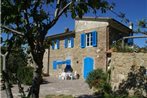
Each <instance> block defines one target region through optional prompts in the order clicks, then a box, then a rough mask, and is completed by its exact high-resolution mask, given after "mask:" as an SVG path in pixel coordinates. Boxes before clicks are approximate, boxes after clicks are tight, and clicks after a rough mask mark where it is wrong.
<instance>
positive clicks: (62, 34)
mask: <svg viewBox="0 0 147 98" xmlns="http://www.w3.org/2000/svg"><path fill="white" fill-rule="evenodd" d="M74 35H75V32H74V31H67V32H63V33H60V34H55V35H51V36H48V37H47V39H48V40H53V39H56V38H64V37H67V36H74Z"/></svg>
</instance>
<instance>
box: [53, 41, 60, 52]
mask: <svg viewBox="0 0 147 98" xmlns="http://www.w3.org/2000/svg"><path fill="white" fill-rule="evenodd" d="M59 47H60V41H59V40H55V41H52V49H53V50H54V49H59Z"/></svg>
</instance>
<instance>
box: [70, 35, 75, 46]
mask: <svg viewBox="0 0 147 98" xmlns="http://www.w3.org/2000/svg"><path fill="white" fill-rule="evenodd" d="M70 40H71V48H73V47H74V38H73V37H71V38H70Z"/></svg>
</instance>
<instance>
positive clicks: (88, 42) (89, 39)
mask: <svg viewBox="0 0 147 98" xmlns="http://www.w3.org/2000/svg"><path fill="white" fill-rule="evenodd" d="M86 46H87V47H88V46H92V33H87V34H86Z"/></svg>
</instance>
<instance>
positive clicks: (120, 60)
mask: <svg viewBox="0 0 147 98" xmlns="http://www.w3.org/2000/svg"><path fill="white" fill-rule="evenodd" d="M132 65H136V66H137V67H139V66H145V67H146V68H147V53H112V56H111V63H110V66H111V68H112V71H111V83H112V87H113V88H114V87H116V88H117V87H118V85H119V83H120V82H122V80H123V79H124V80H125V79H126V78H127V74H128V72H129V71H130V68H131V66H132Z"/></svg>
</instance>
